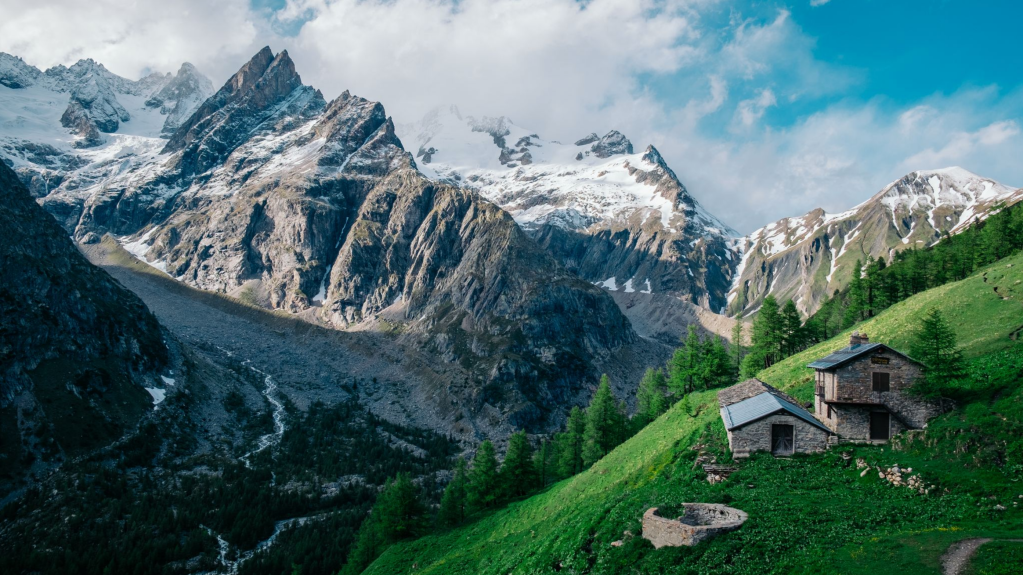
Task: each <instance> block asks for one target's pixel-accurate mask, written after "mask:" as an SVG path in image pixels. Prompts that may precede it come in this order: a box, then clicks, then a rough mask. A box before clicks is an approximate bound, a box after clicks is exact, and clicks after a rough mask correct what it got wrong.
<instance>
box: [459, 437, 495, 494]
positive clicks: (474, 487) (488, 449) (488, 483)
mask: <svg viewBox="0 0 1023 575" xmlns="http://www.w3.org/2000/svg"><path fill="white" fill-rule="evenodd" d="M466 495H467V499H468V502H469V507H470V509H472V510H473V511H478V510H481V509H489V508H491V507H494V506H495V505H497V504H498V503H499V502H500V500H501V492H500V482H499V478H498V471H497V454H496V452H495V451H494V444H493V443H491V442H490V440H489V439H488V440H486V441H484V442H483V443H481V444H480V447H479V449H477V450H476V456H475V457H473V458H472V469H470V470H469V484H468V486H467V488H466Z"/></svg>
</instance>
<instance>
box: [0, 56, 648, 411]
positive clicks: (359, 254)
mask: <svg viewBox="0 0 1023 575" xmlns="http://www.w3.org/2000/svg"><path fill="white" fill-rule="evenodd" d="M87 62H88V61H87ZM89 66H90V69H91V72H89V73H88V74H85V75H86V76H90V77H91V78H93V79H94V80H95V82H94V84H95V85H96V86H97V91H96V93H97V94H101V95H103V94H107V93H109V94H114V96H115V97H116V99H117V100H118V102H121V103H123V108H124V110H125V111H126V112H127V114H128V115H129V116H130V119H129V120H128V121H126V122H122V120H121V116H120V111H119V110H117V109H116V107H115V106H113V104H111V105H110V106H109V107H103V108H102V110H103V114H102V115H100V114H99V112H97V114H96V115H95V116H89V121H92V122H93V123H94V124H96V126H97V129H99V127H100V126H99V124H97V123H96V118H101V119H102V118H106V117H107V116H108V115H111V114H112V115H113V116H114V117H116V118H117V121H118V126H117V131H116V132H114V133H111V134H109V135H105V136H102V137H103V138H104V140H103V141H102V142H100V143H99V145H97V146H96V147H94V148H86V149H76V148H74V147H73V146H74V145H75V143H76V142H78V141H80V140H81V139H83V137H82V136H78V135H73V134H71V133H70V131H71V130H74V129H75V128H74V127H72V128H67V127H62V126H61V123H60V118H61V113H60V110H59V108H60V105H61V102H62V101H63V105H64V106H70V105H69V104H68V103H67V100H68V95H67V93H64V92H58V91H56V89H55V88H52V87H51V86H50V85H49V84H47V85H45V86H44V85H42V81H43V80H42V79H41V78H42V76H40V75H39V74H33V73H32V72H31V70H27V71H26V68H25V67H24V66H20V67H18V69H17V72H18V74H11V75H10V77H11V78H14V79H13V80H11V81H10V83H11V84H12V85H13V84H17V85H18V87H17V88H13V87H10V86H6V85H5V86H3V87H0V101H4V102H12V103H16V104H17V107H15V108H12V109H14V110H15V111H14V112H9V111H8V110H5V111H4V113H5V114H7V115H8V116H15V118H17V117H22V118H29V117H30V116H29V112H30V111H33V110H43V111H44V112H45V113H42V112H40V113H38V114H35V115H34V116H31V121H32V122H36V123H37V124H38V132H37V135H39V136H40V138H39V140H37V141H33V140H31V139H30V138H29V137H27V135H28V134H31V131H30V130H28V128H25V129H22V130H21V131H19V130H14V131H13V134H15V136H13V137H12V136H7V134H9V133H12V132H7V131H5V132H4V134H5V136H6V139H7V141H11V145H10V146H9V147H5V148H3V149H0V156H3V157H4V160H5V161H7V162H8V163H11V164H13V165H14V166H15V167H19V168H21V169H22V171H23V176H22V177H23V179H29V180H32V179H33V178H41V179H43V182H42V185H40V186H38V188H41V193H39V194H38V195H39V196H43V197H41V198H40V200H39V201H40V203H41V204H42V205H43V206H44V207H45V208H46V209H47V210H48V211H50V213H51V214H54V215H55V216H56V217H57V219H58V220H59V221H60V222H61V223H62V224H63V225H64V226H65V228H67V229H68V230H69V231H70V232H72V233H73V234H74V236H75V238H76V239H78V240H79V241H81V242H83V243H89V242H94V241H97V239H98V237H99V236H100V235H101V234H104V233H110V234H113V235H114V236H116V237H117V238H118V239H119V241H120V242H121V243H122V245H124V247H125V248H126V249H128V250H129V251H130V252H132V253H133V254H135V255H136V256H137V257H139V258H140V259H142V260H143V261H146V262H148V263H149V264H150V265H152V266H154V267H156V268H158V269H160V270H162V271H164V272H165V273H167V274H168V275H169V276H171V277H173V278H175V279H176V280H178V281H181V282H184V283H187V284H189V285H192V286H195V287H198V288H201V289H205V290H210V291H217V292H222V293H229V294H233V295H244V296H245V297H246V298H247V299H249V300H250V301H251V300H255V301H257V302H260V303H262V304H264V305H266V306H268V307H271V308H275V309H283V310H288V311H292V312H297V313H302V314H303V315H304V316H305V317H309V318H318V319H319V320H320V321H322V323H323V324H325V325H329V326H332V327H335V328H337V329H374V326H375V325H379V324H380V323H381V322H384V323H387V324H388V325H400V326H401V329H400V330H399V332H400V333H401V334H402V335H401V342H402V344H403V345H407V346H408V347H407V348H406V349H408V350H409V352H410V353H418V351H415V350H427V352H428V353H429V355H430V356H431V357H433V358H435V359H436V362H437V368H438V369H439V370H440V369H443V370H444V371H446V372H447V371H448V370H451V369H454V370H463V371H459V373H460V375H459V376H458V377H457V378H456V377H455V376H454V375H451V374H448V375H447V376H446V377H445V379H444V380H443V382H441V383H437V385H438V387H437V388H436V389H430V390H423V394H424V396H427V397H433V398H435V399H436V401H437V404H436V405H435V406H434V407H436V408H437V410H438V413H441V414H446V415H441V416H438V417H450V418H455V417H456V415H455V414H454V412H455V411H457V412H458V415H457V417H458V418H462V417H467V418H468V419H466V421H476V422H480V424H481V425H482V424H483V423H482V422H483V420H484V419H485V417H489V415H487V414H492V413H494V412H495V411H494V410H497V412H501V413H503V414H504V417H502V418H501V421H504V422H510V423H511V424H512V425H515V426H520V427H521V426H526V425H529V426H533V427H538V428H543V426H545V425H556V424H557V422H558V421H559V419H558V417H559V416H558V415H557V414H558V413H560V408H561V407H562V406H567V405H571V404H572V403H574V402H576V401H577V397H585V396H586V395H587V393H588V387H587V386H588V385H589V384H590V382H592V381H595V380H596V378H597V376H598V375H599V373H600V372H599V371H598V368H597V367H596V364H597V362H599V361H603V360H607V359H608V358H609V357H610V356H611V354H612V352H613V351H615V350H616V349H618V348H619V347H621V346H622V345H625V344H628V343H631V342H632V341H634V340H635V339H636V334H635V332H634V331H633V330H632V328H631V326H630V325H629V322H628V320H627V319H626V318H625V316H624V315H622V313H621V311H620V310H619V309H618V306H617V305H616V304H615V303H614V300H613V299H612V298H611V297H610V296H609V295H608V294H607V293H605V292H603V291H601V290H600V289H599V288H597V287H595V286H593V285H591V284H590V283H588V282H586V281H584V280H582V279H580V278H579V277H578V276H577V275H575V274H573V273H571V272H569V271H568V270H566V269H565V268H564V267H563V266H562V265H560V264H559V263H558V262H557V261H556V260H555V259H554V258H552V257H551V256H550V255H549V254H547V253H546V252H545V251H544V250H543V249H542V248H541V247H540V246H539V245H537V243H536V242H535V241H533V240H532V239H530V238H529V237H528V236H527V235H526V234H525V233H524V232H523V231H522V230H521V229H520V228H519V227H518V226H517V225H516V224H515V222H514V220H512V218H511V217H510V216H509V215H508V214H507V213H505V212H504V211H502V210H501V209H500V208H498V207H497V206H495V205H493V204H491V203H490V202H487V201H485V200H483V199H482V198H480V197H479V196H478V195H477V194H476V193H474V192H472V191H471V190H467V189H464V188H458V187H452V186H448V185H444V184H438V183H436V182H433V181H430V180H428V179H427V178H425V177H424V176H423V175H422V174H421V173H420V172H419V171H418V170H417V167H416V162H415V160H414V159H413V157H412V155H411V154H409V153H408V152H406V151H405V149H404V147H403V145H402V143H401V141H400V140H399V139H398V138H397V136H396V135H395V132H394V125H393V123H392V122H391V119H390V118H389V117H388V116H387V115H386V113H385V111H384V107H383V106H382V105H381V104H380V103H378V102H371V101H369V100H366V99H364V98H359V97H357V96H353V95H351V94H350V93H348V92H344V93H343V94H341V95H340V96H339V97H337V98H335V99H334V100H332V101H329V102H328V101H327V100H326V99H325V98H324V97H323V95H322V94H321V93H320V91H319V90H316V89H315V88H313V87H311V86H307V85H305V84H303V83H302V80H301V78H300V76H299V74H298V73H297V71H296V69H295V64H294V62H293V61H292V60H291V58H290V57H289V56H288V53H287V52H281V53H279V54H273V53H272V52H271V50H270V49H269V48H264V49H263V50H261V51H260V52H259V53H258V54H256V55H255V56H253V58H252V59H251V60H250V61H249V62H247V63H246V64H245V65H244V66H242V67H241V68H240V69H239V70H238V72H237V73H236V74H234V75H233V76H232V77H231V78H230V79H228V80H227V82H226V83H225V84H224V85H223V87H221V88H220V89H219V90H218V91H217V92H216V93H214V94H213V95H212V96H210V97H208V98H206V99H204V100H203V101H202V102H201V103H200V104H199V105H198V106H197V107H196V108H195V110H194V111H193V112H192V113H191V114H189V115H188V116H187V117H186V118H184V119H177V120H176V122H177V124H178V125H177V128H176V129H174V130H173V131H172V132H171V133H170V134H169V135H167V136H166V137H161V134H162V133H163V131H164V128H165V126H164V124H165V123H166V121H167V120H169V119H170V118H172V116H173V115H174V114H171V113H169V114H168V115H167V116H166V117H164V116H162V115H161V114H160V111H161V110H162V109H163V108H164V106H165V105H169V104H168V102H179V103H180V102H184V101H186V100H187V101H189V102H190V101H191V100H188V99H187V98H185V95H186V94H188V93H189V89H190V87H191V86H193V85H194V83H192V82H190V81H189V80H188V79H187V78H175V80H180V81H178V82H175V81H167V82H151V83H150V84H149V85H148V86H149V88H147V89H146V90H141V89H139V90H138V92H139V95H138V96H131V97H135V98H137V100H131V99H130V97H129V96H126V95H125V92H126V91H127V88H123V86H121V85H120V83H119V82H118V81H116V78H114V79H111V78H109V77H108V76H106V75H104V74H103V72H104V69H103V68H102V67H101V66H99V65H97V64H94V63H91V64H89ZM12 67H13V66H12ZM72 68H74V67H72ZM183 71H184V72H185V73H186V74H187V73H188V71H189V70H188V69H186V68H183ZM54 75H55V76H56V74H54ZM43 76H45V74H44V75H43ZM76 77H77V76H76ZM26 78H27V82H25V81H24V80H25V79H26ZM90 81H92V80H90ZM145 81H146V79H143V80H142V81H140V82H145ZM32 82H37V83H35V84H32ZM26 84H28V85H27V86H26ZM133 86H134V85H133ZM34 89H36V90H41V91H37V92H32V90H34ZM33 95H34V96H35V100H34V101H33ZM104 98H106V96H102V97H101V96H97V98H96V99H94V100H92V101H93V102H99V101H103V102H107V101H108V100H109V98H106V99H104ZM73 103H74V99H73V98H72V104H73ZM108 103H109V102H108ZM98 106H99V105H98V104H95V105H93V106H92V107H87V106H84V105H83V106H82V109H84V110H86V111H88V112H89V113H92V111H93V110H94V109H98ZM175 109H176V107H175V106H171V107H170V110H171V111H172V112H173V111H174V110H175ZM111 110H113V111H112V112H111ZM144 110H148V111H149V112H150V113H149V115H148V116H141V117H142V118H148V119H150V123H149V124H147V126H148V131H145V132H144V133H140V134H137V135H136V134H129V133H127V132H128V130H130V129H131V127H132V126H134V125H135V124H133V123H134V122H136V120H137V117H136V113H137V112H139V111H144ZM19 111H20V112H19ZM107 112H110V114H107ZM154 114H155V115H154ZM157 116H158V117H160V118H166V119H165V120H164V121H163V122H161V123H160V124H157V123H156V122H152V121H151V120H152V119H153V118H155V117H157ZM14 121H15V123H16V124H17V123H18V120H16V119H15V120H14ZM28 122H29V120H25V123H26V124H27V123H28ZM18 134H21V135H22V136H20V137H19V136H17V135H18ZM40 149H42V150H44V152H38V150H40ZM51 149H52V150H54V151H53V152H52V153H51V152H50V150H51ZM54 156H55V157H56V158H58V159H51V158H52V157H54ZM47 162H50V164H48V163H47ZM59 162H65V164H60V163H59ZM53 164H58V165H56V166H53ZM51 166H53V167H51ZM58 170H61V171H60V172H59V173H60V177H59V178H58V179H59V182H57V181H53V180H52V179H50V178H49V175H50V174H51V173H52V172H57V171H58ZM26 175H27V178H26ZM565 365H571V366H574V368H573V369H572V370H564V369H562V366H565ZM455 379H457V380H458V384H457V385H454V384H452V381H454V380H455ZM484 390H485V391H484ZM452 406H457V408H453V407H452ZM548 416H552V417H550V418H548ZM487 421H490V420H489V419H488V420H487ZM487 425H489V424H487Z"/></svg>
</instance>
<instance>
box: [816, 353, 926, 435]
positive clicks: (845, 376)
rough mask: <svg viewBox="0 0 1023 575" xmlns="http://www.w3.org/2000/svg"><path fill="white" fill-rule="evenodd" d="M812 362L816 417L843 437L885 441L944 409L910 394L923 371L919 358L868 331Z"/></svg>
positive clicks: (913, 427)
mask: <svg viewBox="0 0 1023 575" xmlns="http://www.w3.org/2000/svg"><path fill="white" fill-rule="evenodd" d="M808 367H812V368H813V369H814V370H816V374H815V382H816V393H815V397H814V411H816V416H817V418H818V419H819V420H820V421H821V423H823V424H824V425H826V426H827V427H828V429H830V430H831V431H832V432H834V433H836V434H837V435H838V436H839V437H840V438H841V439H842V440H848V441H865V442H867V441H869V442H885V441H888V440H889V439H891V437H892V436H893V435H895V434H897V433H900V432H902V431H904V430H906V429H919V428H922V427H923V426H924V424H926V423H927V420H929V419H930V418H932V417H934V416H935V415H938V414H939V413H940V412H941V408H940V405H939V404H938V403H937V402H933V401H928V400H925V399H921V398H918V397H914V396H912V395H910V394H909V393H907V391H908V390H909V388H910V387H912V385H913V384H914V383H915V382H916V381H917V380H919V379H920V377H921V375H922V374H923V371H922V366H921V365H920V363H918V362H916V361H914V360H913V359H911V358H910V357H908V356H906V355H905V354H903V353H902V352H899V351H897V350H895V349H892V348H890V347H888V346H887V345H885V344H883V343H870V339H869V338H868V337H867V335H866V334H860V333H853V334H852V337H851V338H850V340H849V346H848V347H845V348H842V349H840V350H838V351H836V352H835V353H832V354H831V355H829V356H827V357H823V358H821V359H818V360H817V361H815V362H813V363H811V364H809V366H808Z"/></svg>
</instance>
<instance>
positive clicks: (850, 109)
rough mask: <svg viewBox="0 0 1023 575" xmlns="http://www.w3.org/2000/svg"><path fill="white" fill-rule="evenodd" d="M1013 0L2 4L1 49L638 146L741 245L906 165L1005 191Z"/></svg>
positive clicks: (1022, 55)
mask: <svg viewBox="0 0 1023 575" xmlns="http://www.w3.org/2000/svg"><path fill="white" fill-rule="evenodd" d="M1021 21H1023V3H1020V2H1010V1H1008V0H1003V1H999V2H995V1H990V0H974V1H972V2H968V1H965V0H931V1H924V0H888V1H881V0H830V1H823V0H788V1H783V0H771V1H761V0H586V1H585V2H583V1H580V0H220V1H218V2H215V3H211V2H208V1H206V0H166V1H165V2H161V3H159V4H157V3H146V2H138V3H128V4H125V3H121V2H115V1H99V2H80V1H78V0H49V1H48V2H43V3H40V2H38V1H37V0H6V1H5V2H3V3H2V4H0V50H3V51H6V52H10V53H13V54H17V55H19V56H22V57H24V58H25V59H26V60H27V61H28V62H30V63H32V64H35V65H37V66H40V67H47V66H50V65H53V64H57V63H64V64H70V63H73V62H74V61H75V60H77V59H78V58H83V57H91V58H94V59H96V60H97V61H100V62H102V63H104V64H105V65H106V66H107V67H108V68H110V69H111V70H113V71H115V72H117V73H119V74H122V75H124V76H127V77H139V76H140V75H141V74H143V73H145V72H147V71H150V70H157V71H173V70H176V69H177V67H178V66H180V64H181V62H182V61H190V62H192V63H193V64H195V65H196V66H198V67H199V69H200V70H202V71H203V72H205V73H206V74H207V75H208V76H209V77H210V78H211V79H212V80H213V81H214V83H215V84H219V83H221V82H223V81H224V80H225V79H226V78H227V77H228V76H229V75H230V74H231V73H233V72H234V71H235V70H237V69H238V67H239V66H241V65H242V64H243V63H244V62H245V61H246V60H247V59H248V58H249V57H251V55H252V54H254V53H255V52H256V51H258V50H259V49H260V48H261V47H262V46H264V45H269V46H271V48H272V49H273V50H274V51H275V52H276V51H279V50H282V49H287V50H288V51H289V53H290V54H291V55H292V57H293V59H294V60H295V61H296V65H297V68H298V71H299V73H300V74H301V75H302V78H303V80H304V81H305V82H306V83H307V84H311V85H313V86H316V87H317V88H320V89H321V90H322V91H323V93H324V95H325V96H326V97H328V98H332V97H334V96H336V95H338V94H339V93H341V91H343V90H346V89H348V90H351V91H352V92H353V93H355V94H358V95H361V96H364V97H367V98H370V99H374V100H378V101H380V102H382V103H383V104H384V106H385V107H386V109H387V111H388V113H390V114H391V115H393V117H394V119H395V121H396V122H399V123H404V122H413V121H416V120H418V119H419V118H421V117H422V116H423V114H424V113H426V112H427V111H429V110H430V109H432V108H434V107H436V106H439V105H450V104H456V105H458V106H459V107H460V108H461V110H462V111H463V113H466V114H471V115H478V116H479V115H491V116H497V115H504V116H508V117H509V118H511V119H512V120H513V121H514V122H516V123H518V124H519V125H521V126H523V127H525V128H528V129H530V130H532V131H535V132H537V133H538V134H540V135H541V136H542V137H544V138H547V139H557V140H562V141H571V140H574V139H577V138H579V137H581V136H582V135H585V134H588V133H590V132H594V131H596V132H601V133H603V132H606V131H608V130H611V129H617V130H619V131H621V132H623V133H624V134H626V135H627V136H628V137H629V138H630V139H631V140H632V141H633V143H634V145H635V146H636V147H637V148H643V147H645V146H646V145H647V144H653V145H655V146H656V147H657V148H658V149H659V150H660V152H661V153H662V155H663V156H664V157H665V158H666V159H667V160H668V162H669V163H670V164H671V166H672V167H673V169H674V170H675V172H676V173H677V174H678V175H679V177H680V178H681V179H682V180H683V182H684V183H685V184H686V186H687V187H688V188H689V190H690V192H692V193H693V195H694V196H695V197H696V198H697V199H698V200H700V201H701V202H702V203H703V204H704V205H705V206H706V207H707V208H708V209H709V210H710V211H711V212H713V213H714V214H716V215H717V216H719V217H720V218H722V219H723V220H724V221H725V222H728V223H729V224H731V225H732V226H733V227H735V228H736V229H737V230H739V231H740V232H749V231H751V230H753V229H755V228H757V227H760V226H763V225H766V224H768V223H770V222H772V221H774V220H775V219H778V218H780V217H784V216H795V215H801V214H804V213H806V212H807V211H809V210H811V209H814V208H816V207H823V208H825V209H826V210H828V211H841V210H844V209H847V208H849V207H851V206H852V205H855V204H857V203H859V202H861V201H863V200H865V199H867V198H868V197H870V196H871V195H872V194H874V193H876V192H877V191H879V190H880V189H881V188H882V187H884V186H885V185H886V184H887V183H889V182H891V181H893V180H895V179H897V178H899V177H901V176H903V175H905V174H906V173H909V172H911V171H913V170H917V169H930V168H940V167H947V166H951V165H960V166H962V167H964V168H966V169H968V170H971V171H974V172H976V173H978V174H981V175H983V176H986V177H990V178H993V179H996V180H999V181H1001V182H1002V183H1004V184H1007V185H1012V186H1023V162H1020V158H1023V129H1021V126H1023V74H1021V73H1020V71H1021V70H1023V49H1021V47H1020V43H1019V41H1018V40H1017V38H1018V36H1019V32H1018V25H1019V22H1021Z"/></svg>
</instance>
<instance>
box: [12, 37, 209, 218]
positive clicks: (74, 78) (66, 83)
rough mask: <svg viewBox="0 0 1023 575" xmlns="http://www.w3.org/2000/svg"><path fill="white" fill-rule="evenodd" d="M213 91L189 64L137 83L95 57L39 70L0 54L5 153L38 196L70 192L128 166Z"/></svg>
mask: <svg viewBox="0 0 1023 575" xmlns="http://www.w3.org/2000/svg"><path fill="white" fill-rule="evenodd" d="M212 93H213V87H212V84H211V83H210V81H209V80H208V79H207V78H206V77H205V76H203V75H202V74H201V73H199V71H198V70H196V69H195V67H194V66H192V65H191V64H188V63H187V62H186V63H185V64H182V66H181V68H180V69H179V70H178V72H177V74H165V75H160V74H155V73H154V74H150V75H149V76H146V77H145V78H142V79H141V80H138V81H132V80H128V79H126V78H122V77H120V76H118V75H116V74H113V73H111V72H110V71H109V70H107V69H106V68H104V67H103V65H102V64H99V63H97V62H94V61H93V60H80V61H79V62H78V63H76V64H74V65H73V66H71V67H70V68H68V67H65V66H55V67H53V68H50V69H48V70H46V71H45V72H42V71H40V70H39V69H38V68H35V67H34V66H31V65H29V64H27V63H25V62H24V61H23V60H21V59H20V58H17V57H15V56H11V55H10V54H5V53H2V52H0V158H3V159H4V160H5V161H7V163H8V164H9V165H11V166H12V167H13V168H14V170H15V172H17V173H18V176H19V177H20V178H21V180H22V182H23V183H25V185H26V186H27V187H28V188H29V190H30V191H31V192H32V195H33V196H36V197H43V196H46V195H47V194H50V193H51V192H53V191H54V190H58V189H60V190H63V191H65V192H66V193H67V194H68V195H73V194H74V192H75V191H81V190H84V189H88V188H91V187H93V186H96V185H99V184H100V183H101V182H102V181H103V180H104V179H105V178H108V177H111V176H112V175H116V174H119V173H122V172H124V171H126V170H127V169H130V168H131V166H132V162H131V158H132V157H133V156H134V155H135V154H138V153H140V152H142V151H143V150H144V149H145V148H146V146H149V145H153V143H154V142H155V141H160V140H159V139H158V138H157V137H158V136H160V135H161V134H166V133H168V132H170V131H173V130H174V129H176V128H177V126H178V124H180V123H181V121H182V120H183V119H185V118H187V117H188V116H189V115H191V114H192V112H194V111H195V109H196V108H197V107H198V106H199V104H200V103H202V101H203V100H205V99H206V98H207V97H208V96H209V95H210V94H212ZM80 203H81V199H80V198H79V200H78V204H80ZM72 207H73V206H72Z"/></svg>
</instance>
